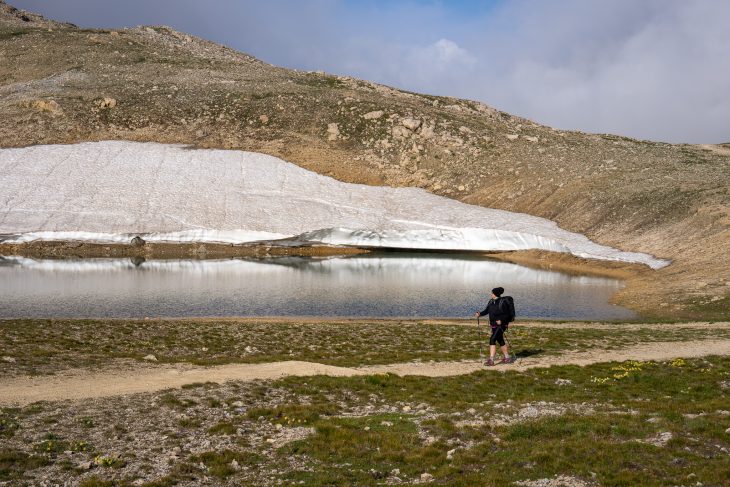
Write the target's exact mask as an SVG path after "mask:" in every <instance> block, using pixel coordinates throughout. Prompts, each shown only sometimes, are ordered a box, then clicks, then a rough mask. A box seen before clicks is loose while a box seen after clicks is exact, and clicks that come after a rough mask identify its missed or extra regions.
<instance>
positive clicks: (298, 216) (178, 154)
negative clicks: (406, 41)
mask: <svg viewBox="0 0 730 487" xmlns="http://www.w3.org/2000/svg"><path fill="white" fill-rule="evenodd" d="M0 174H2V176H1V180H0V183H1V184H0V204H1V205H2V206H0V235H5V241H6V242H27V241H31V240H38V239H43V240H88V241H98V242H129V240H130V239H131V238H132V237H133V236H135V235H142V236H143V237H144V238H145V239H146V240H148V241H157V242H162V241H167V242H224V243H244V242H253V241H262V240H277V239H284V238H288V239H291V242H292V243H312V242H322V243H327V244H339V245H354V246H367V247H395V248H409V249H437V250H481V251H489V250H523V249H544V250H551V251H556V252H568V253H571V254H574V255H576V256H579V257H586V258H592V259H606V260H617V261H625V262H638V263H643V264H646V265H649V266H650V267H652V268H659V267H663V266H665V265H667V264H668V261H665V260H661V259H657V258H654V257H652V256H650V255H647V254H641V253H634V252H622V251H620V250H617V249H613V248H610V247H606V246H603V245H598V244H596V243H594V242H591V241H590V240H589V239H588V238H586V237H585V236H584V235H580V234H577V233H572V232H568V231H565V230H563V229H561V228H559V227H558V226H557V225H556V224H555V223H554V222H552V221H550V220H546V219H544V218H538V217H534V216H530V215H525V214H522V213H513V212H508V211H502V210H495V209H489V208H483V207H480V206H473V205H467V204H464V203H460V202H458V201H456V200H452V199H449V198H444V197H441V196H436V195H433V194H431V193H429V192H427V191H425V190H422V189H417V188H388V187H378V186H366V185H359V184H348V183H342V182H339V181H336V180H334V179H332V178H329V177H326V176H321V175H319V174H316V173H314V172H311V171H307V170H305V169H302V168H300V167H298V166H296V165H294V164H291V163H288V162H285V161H283V160H281V159H277V158H275V157H271V156H267V155H264V154H257V153H251V152H243V151H229V150H201V149H190V148H187V147H185V146H181V145H166V144H156V143H137V142H123V141H105V142H88V143H82V144H74V145H48V146H33V147H27V148H22V149H0Z"/></svg>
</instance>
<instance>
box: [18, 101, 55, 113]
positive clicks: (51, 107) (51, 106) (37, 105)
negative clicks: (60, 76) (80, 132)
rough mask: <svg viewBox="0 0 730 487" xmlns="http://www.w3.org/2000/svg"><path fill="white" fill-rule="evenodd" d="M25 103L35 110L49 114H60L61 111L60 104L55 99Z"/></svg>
mask: <svg viewBox="0 0 730 487" xmlns="http://www.w3.org/2000/svg"><path fill="white" fill-rule="evenodd" d="M26 105H27V106H29V107H30V108H32V109H33V110H35V111H37V112H42V113H50V114H51V115H60V114H62V113H63V110H62V109H61V105H59V104H58V103H57V102H56V100H33V101H31V102H30V103H27V104H26Z"/></svg>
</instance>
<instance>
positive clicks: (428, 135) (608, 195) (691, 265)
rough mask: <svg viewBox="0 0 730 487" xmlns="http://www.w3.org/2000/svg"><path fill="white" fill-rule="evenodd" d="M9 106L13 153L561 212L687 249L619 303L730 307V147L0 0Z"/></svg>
mask: <svg viewBox="0 0 730 487" xmlns="http://www.w3.org/2000/svg"><path fill="white" fill-rule="evenodd" d="M0 116H1V117H2V124H0V146H2V147H18V146H26V145H32V144H50V143H71V142H78V141H89V140H103V139H125V140H136V141H157V142H177V143H185V144H191V145H194V146H197V147H217V148H231V149H245V150H250V151H257V152H263V153H267V154H271V155H275V156H277V157H281V158H283V159H286V160H288V161H291V162H294V163H296V164H298V165H300V166H302V167H305V168H307V169H310V170H314V171H317V172H319V173H321V174H326V175H330V176H332V177H335V178H337V179H340V180H342V181H347V182H357V183H365V184H374V185H390V186H418V187H422V188H425V189H427V190H429V191H431V192H433V193H436V194H439V195H444V196H448V197H451V198H455V199H458V200H460V201H464V202H468V203H473V204H478V205H483V206H488V207H494V208H500V209H506V210H511V211H518V212H525V213H529V214H532V215H537V216H541V217H546V218H550V219H552V220H555V221H556V222H558V224H560V225H561V226H562V227H563V228H566V229H568V230H571V231H577V232H581V233H584V234H586V235H587V236H589V237H590V238H591V239H593V240H595V241H597V242H600V243H602V244H606V245H610V246H614V247H618V248H620V249H622V250H630V251H640V252H648V253H652V254H654V255H656V256H658V257H663V258H669V259H672V260H673V261H674V263H673V264H672V265H671V266H669V267H667V268H665V269H662V270H660V271H653V272H649V271H645V272H639V273H635V274H634V275H633V276H632V277H631V279H630V280H629V286H628V287H627V288H626V289H625V290H624V291H623V292H622V293H621V294H620V295H619V296H617V299H618V301H619V302H620V303H622V304H624V305H628V306H631V307H633V308H635V309H638V310H640V311H643V312H644V313H647V314H656V315H665V316H686V317H690V316H695V317H697V316H705V317H707V318H719V317H728V315H730V311H728V309H730V263H729V261H728V259H727V257H726V256H727V255H728V254H729V253H730V232H729V230H728V229H729V228H730V144H725V145H717V146H695V145H685V144H682V145H672V144H664V143H655V142H648V141H640V140H634V139H630V138H626V137H619V136H614V135H606V134H585V133H581V132H570V131H561V130H555V129H552V128H550V127H545V126H542V125H539V124H537V123H534V122H532V121H530V120H526V119H523V118H519V117H515V116H512V115H509V114H507V113H504V112H500V111H498V110H495V109H493V108H491V107H489V106H487V105H484V104H482V103H478V102H473V101H468V100H460V99H455V98H447V97H436V96H428V95H420V94H416V93H409V92H405V91H401V90H397V89H393V88H390V87H387V86H382V85H378V84H375V83H370V82H368V81H362V80H358V79H354V78H349V77H342V76H333V75H328V74H325V73H321V72H301V71H295V70H288V69H283V68H278V67H275V66H271V65H269V64H266V63H264V62H262V61H259V60H257V59H255V58H253V57H251V56H248V55H246V54H243V53H240V52H237V51H234V50H232V49H228V48H226V47H224V46H220V45H217V44H214V43H212V42H208V41H205V40H202V39H199V38H195V37H193V36H190V35H186V34H183V33H179V32H176V31H174V30H172V29H169V28H166V27H139V28H135V29H124V30H119V31H108V30H98V29H80V28H77V27H75V26H73V25H69V24H61V23H56V22H52V21H48V20H45V19H43V18H42V17H39V16H37V15H33V14H30V13H27V12H22V11H19V10H16V9H13V8H12V7H10V6H8V5H7V4H5V3H3V2H0ZM728 138H729V139H730V134H729V135H728ZM302 191H306V188H302Z"/></svg>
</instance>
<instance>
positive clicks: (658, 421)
mask: <svg viewBox="0 0 730 487" xmlns="http://www.w3.org/2000/svg"><path fill="white" fill-rule="evenodd" d="M661 420H662V418H649V419H647V420H646V422H647V423H660V422H661Z"/></svg>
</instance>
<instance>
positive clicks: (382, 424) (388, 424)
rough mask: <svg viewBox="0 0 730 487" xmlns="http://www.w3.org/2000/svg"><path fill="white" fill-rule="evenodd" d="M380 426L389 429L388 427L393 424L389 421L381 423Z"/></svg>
mask: <svg viewBox="0 0 730 487" xmlns="http://www.w3.org/2000/svg"><path fill="white" fill-rule="evenodd" d="M380 426H385V427H387V428H389V427H391V426H393V423H391V422H390V421H381V422H380Z"/></svg>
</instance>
